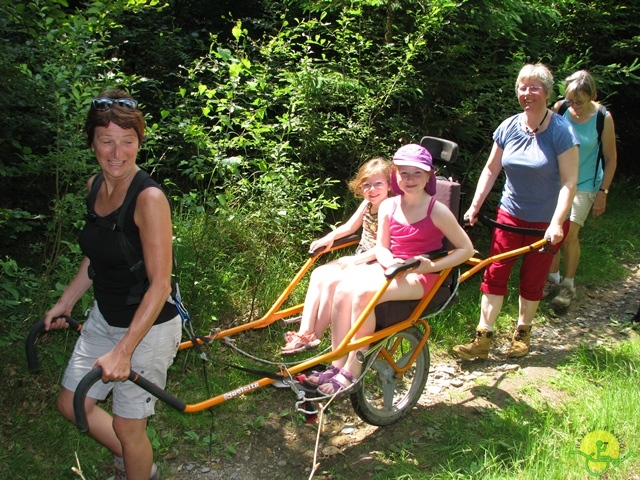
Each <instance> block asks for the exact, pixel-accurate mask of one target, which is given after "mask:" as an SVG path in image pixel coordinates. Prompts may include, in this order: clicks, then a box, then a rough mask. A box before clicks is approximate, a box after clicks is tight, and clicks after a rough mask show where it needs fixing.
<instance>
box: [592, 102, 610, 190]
mask: <svg viewBox="0 0 640 480" xmlns="http://www.w3.org/2000/svg"><path fill="white" fill-rule="evenodd" d="M606 116H607V108H606V107H605V106H604V105H602V104H601V103H599V104H598V110H597V111H596V131H597V132H598V158H597V159H596V172H595V175H594V176H593V186H594V187H595V186H596V179H597V178H598V173H600V169H602V170H604V150H603V148H602V131H603V130H604V119H605V117H606Z"/></svg>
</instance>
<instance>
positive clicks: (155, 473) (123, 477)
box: [107, 463, 160, 480]
mask: <svg viewBox="0 0 640 480" xmlns="http://www.w3.org/2000/svg"><path fill="white" fill-rule="evenodd" d="M114 468H115V470H116V472H117V473H116V474H115V476H113V477H109V478H108V479H107V480H127V474H126V473H124V465H114ZM149 480H160V469H159V468H158V466H157V465H156V464H155V463H154V464H153V465H152V466H151V476H150V477H149Z"/></svg>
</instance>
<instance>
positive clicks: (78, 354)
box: [62, 304, 182, 419]
mask: <svg viewBox="0 0 640 480" xmlns="http://www.w3.org/2000/svg"><path fill="white" fill-rule="evenodd" d="M126 332H127V329H126V328H118V327H112V326H110V325H109V324H108V323H107V322H106V320H105V319H104V317H103V316H102V313H100V309H99V308H98V305H97V304H94V305H93V307H92V308H91V311H90V313H89V318H88V319H87V321H86V322H85V323H84V324H83V325H82V330H81V332H80V337H79V338H78V341H77V342H76V346H75V348H74V349H73V354H72V355H71V359H70V360H69V364H68V366H67V370H66V371H65V373H64V377H63V379H62V386H63V387H64V388H66V389H67V390H70V391H72V392H75V390H76V388H77V386H78V384H79V383H80V380H82V379H83V378H84V376H85V375H86V374H87V373H88V372H89V371H90V370H91V369H92V367H93V365H94V364H95V362H96V360H98V358H100V357H101V356H103V355H104V354H106V353H109V352H110V351H111V350H113V347H115V345H116V344H117V343H118V342H119V341H120V339H122V337H123V336H124V334H125V333H126ZM181 335H182V321H181V319H180V317H179V316H176V318H174V319H172V320H170V321H168V322H165V323H161V324H160V325H154V326H153V327H151V329H150V330H149V331H148V332H147V334H146V335H145V336H144V338H143V339H142V341H141V342H140V343H139V344H138V346H137V347H136V349H135V351H134V352H133V356H132V358H131V369H132V370H133V371H135V372H136V373H139V374H140V375H141V376H142V377H144V378H146V379H147V380H149V381H151V382H153V383H155V384H156V385H157V386H159V387H160V388H163V389H164V387H165V385H166V382H167V369H168V368H169V366H170V365H171V363H172V362H173V359H174V358H175V356H176V353H177V351H178V346H179V345H180V340H181ZM112 390H113V413H114V414H115V415H118V416H119V417H122V418H132V419H141V418H146V417H149V416H150V415H153V414H154V412H155V409H154V406H155V403H156V400H157V398H156V397H154V396H153V395H151V394H150V393H149V392H147V391H146V390H143V389H142V388H140V387H138V386H137V385H136V384H135V383H133V382H130V381H128V380H127V381H126V382H109V383H103V382H101V381H97V382H96V383H95V384H94V385H93V386H92V387H91V388H90V389H89V392H88V393H87V396H88V397H90V398H95V399H97V400H104V399H105V398H107V395H109V392H111V391H112Z"/></svg>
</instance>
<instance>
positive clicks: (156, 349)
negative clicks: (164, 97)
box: [45, 90, 182, 480]
mask: <svg viewBox="0 0 640 480" xmlns="http://www.w3.org/2000/svg"><path fill="white" fill-rule="evenodd" d="M144 129H145V120H144V116H143V114H142V112H141V111H140V109H138V102H137V101H136V100H134V99H133V98H132V97H131V96H130V95H129V94H128V93H126V92H125V91H123V90H109V91H106V92H103V93H102V94H101V95H100V96H99V97H97V98H94V99H93V101H92V102H91V106H90V108H89V114H88V116H87V120H86V123H85V136H86V139H87V143H88V146H89V148H90V149H91V151H92V152H93V153H94V154H95V157H96V161H97V163H98V165H99V167H100V173H99V174H97V175H94V176H93V177H91V178H90V179H89V181H88V182H87V190H88V192H89V195H88V197H87V209H88V218H87V222H86V225H85V227H84V228H83V230H82V232H81V234H80V239H79V243H80V248H81V249H82V251H83V253H84V255H85V257H84V259H83V260H82V261H81V263H80V266H79V268H78V272H77V273H76V276H75V277H74V279H73V280H72V281H71V283H70V284H69V285H68V286H67V288H66V289H65V291H64V292H63V294H62V296H61V297H60V298H59V299H58V301H57V302H56V304H55V305H54V306H53V307H52V308H51V309H50V310H49V311H48V312H47V314H46V315H45V329H46V330H49V329H55V328H64V327H66V326H67V325H66V321H65V320H64V316H65V315H67V316H68V315H71V311H72V309H73V307H74V305H75V304H76V302H77V301H78V300H79V299H80V298H81V297H82V295H83V294H84V293H85V292H86V291H87V290H89V289H90V288H93V293H94V296H95V299H96V300H95V303H94V305H93V307H92V308H91V309H90V313H89V318H88V319H87V321H86V322H85V323H84V325H83V327H82V335H80V337H79V339H78V341H77V342H76V346H75V348H74V351H73V354H72V356H71V359H70V360H69V364H68V366H67V369H66V371H65V374H64V377H63V379H62V388H61V390H60V393H59V395H58V401H57V406H58V409H59V410H60V412H61V413H62V415H63V416H64V417H65V418H67V419H68V420H69V421H71V422H74V421H75V416H74V408H73V398H74V392H75V390H76V388H77V386H78V384H79V383H80V381H81V380H82V379H83V378H84V377H85V375H86V374H87V373H89V371H91V370H92V369H94V368H96V367H101V368H102V382H97V383H96V384H95V385H93V386H92V387H91V389H90V390H89V392H88V393H87V397H86V400H85V409H86V411H87V420H88V423H89V430H88V433H89V435H90V436H91V437H92V438H94V439H95V440H96V441H97V442H98V443H100V444H101V445H104V446H105V447H106V448H107V449H108V450H109V451H111V452H112V453H113V455H114V457H115V458H114V468H115V472H114V473H115V476H113V477H111V479H110V480H114V479H115V480H149V479H151V480H158V479H159V478H160V471H159V469H158V466H157V465H155V464H154V463H153V449H152V446H151V442H150V441H149V437H148V435H147V430H146V427H147V418H148V417H149V416H151V415H153V413H154V405H155V402H156V400H157V399H156V398H155V397H154V396H152V395H151V394H149V393H148V392H146V391H145V390H143V389H142V388H140V387H138V386H137V385H136V384H134V383H132V382H129V381H127V380H128V377H129V373H130V371H131V370H134V371H136V372H138V373H140V374H144V377H145V378H147V379H148V380H150V381H152V382H153V383H155V384H156V385H158V386H159V387H160V388H164V385H165V383H166V378H167V369H168V368H169V365H171V363H172V361H173V359H174V357H175V355H176V352H177V350H178V345H179V343H180V337H181V328H182V322H181V320H180V316H179V315H178V311H177V310H176V306H175V305H174V304H173V303H172V302H171V301H170V294H171V268H172V228H171V210H170V207H169V201H168V200H167V197H166V196H165V194H164V193H163V192H162V190H161V189H160V187H159V185H158V184H157V183H156V182H155V181H153V180H152V179H151V178H149V176H148V175H146V174H145V173H144V172H143V171H142V170H141V169H140V167H138V165H137V163H136V160H137V156H138V152H139V150H140V145H141V143H142V141H143V140H144V137H145V133H144ZM103 382H105V383H103ZM111 392H113V402H112V410H113V415H112V414H111V413H109V412H107V411H106V410H104V409H103V408H101V407H100V406H99V405H98V402H99V401H101V400H104V399H105V398H106V397H107V395H109V393H111Z"/></svg>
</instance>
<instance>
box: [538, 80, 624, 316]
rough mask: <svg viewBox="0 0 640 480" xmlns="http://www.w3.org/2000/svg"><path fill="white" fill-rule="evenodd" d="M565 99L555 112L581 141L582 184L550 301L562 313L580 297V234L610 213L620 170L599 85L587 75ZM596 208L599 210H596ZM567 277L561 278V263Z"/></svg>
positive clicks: (551, 281) (569, 85)
mask: <svg viewBox="0 0 640 480" xmlns="http://www.w3.org/2000/svg"><path fill="white" fill-rule="evenodd" d="M564 90H565V100H561V101H559V102H557V103H556V104H555V105H554V107H553V109H554V111H556V112H557V113H559V114H560V115H563V116H564V118H566V119H567V120H569V123H570V124H571V128H572V129H573V131H574V133H575V135H576V137H577V138H578V140H579V141H580V149H579V155H580V160H579V162H580V163H579V166H578V185H577V190H576V195H575V197H574V199H573V204H572V206H571V216H570V220H571V223H570V227H569V233H568V234H567V237H566V239H565V241H564V244H563V246H562V249H561V250H560V251H559V252H558V253H557V254H556V255H555V256H554V258H553V263H552V264H551V269H550V271H549V276H548V278H547V283H546V285H545V292H544V293H545V297H546V298H548V299H551V305H552V306H553V307H555V308H557V309H566V308H567V307H569V305H570V304H571V300H572V299H573V298H574V297H575V294H576V289H575V283H574V279H575V276H576V271H577V270H578V264H579V263H580V241H579V239H578V235H579V233H580V229H581V228H582V227H583V226H584V222H585V220H586V219H587V216H588V215H589V211H591V214H592V216H593V217H594V218H595V217H597V216H599V215H602V214H603V213H604V211H605V210H606V208H607V195H608V194H609V188H610V187H611V182H612V181H613V175H614V173H615V171H616V165H617V154H616V133H615V129H614V126H613V118H612V117H611V113H610V112H608V111H607V109H606V108H604V106H603V105H601V104H599V103H598V102H596V93H597V92H596V83H595V81H594V80H593V77H592V76H591V75H590V74H589V72H587V71H586V70H580V71H577V72H576V73H574V74H573V75H571V76H569V77H567V78H566V80H565V81H564ZM592 207H593V208H592ZM561 259H562V261H563V264H564V276H563V277H562V276H561V275H560V260H561Z"/></svg>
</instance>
